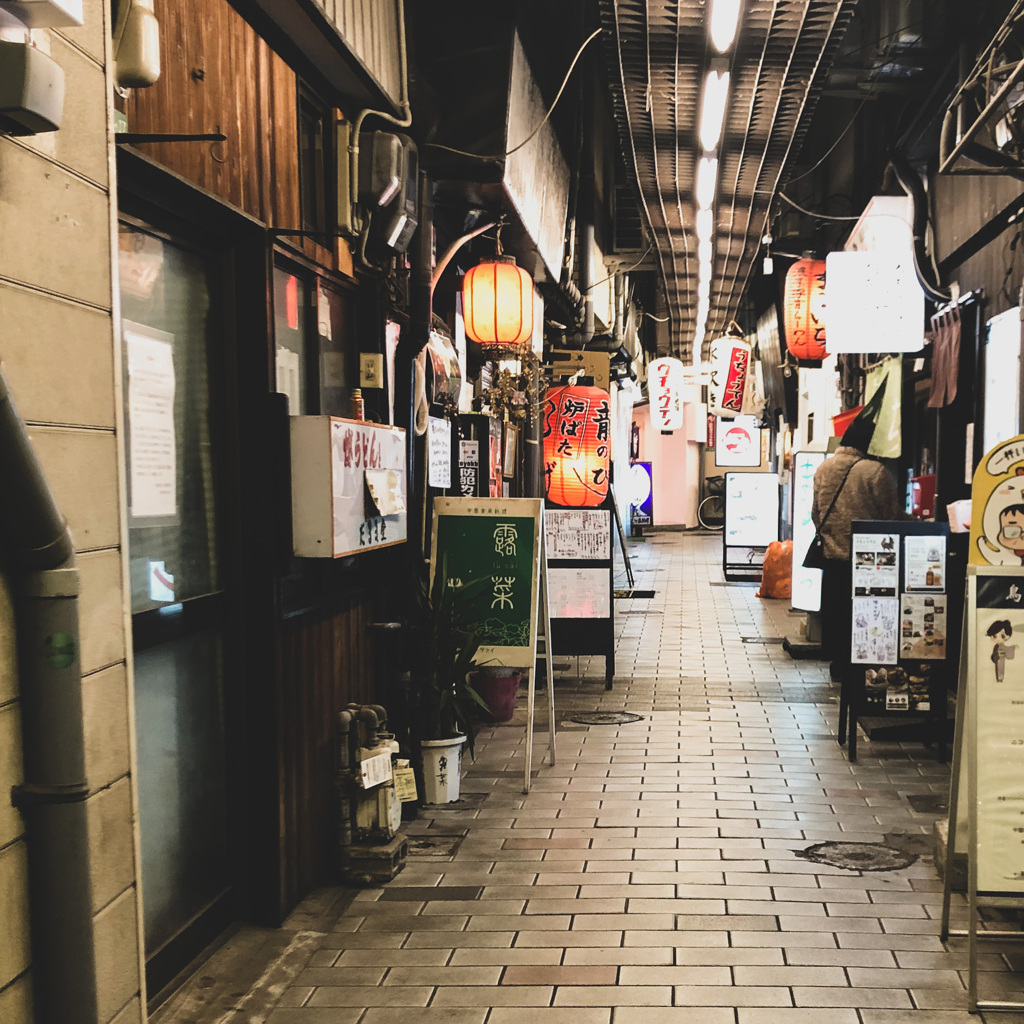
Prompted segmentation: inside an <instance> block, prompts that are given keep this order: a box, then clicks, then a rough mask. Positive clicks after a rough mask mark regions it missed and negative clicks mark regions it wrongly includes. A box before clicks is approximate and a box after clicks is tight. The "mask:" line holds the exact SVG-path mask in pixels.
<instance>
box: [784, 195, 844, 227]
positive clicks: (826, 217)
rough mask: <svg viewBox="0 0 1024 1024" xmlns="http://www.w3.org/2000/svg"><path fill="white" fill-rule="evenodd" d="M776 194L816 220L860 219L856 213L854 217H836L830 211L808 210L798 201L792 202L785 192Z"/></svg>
mask: <svg viewBox="0 0 1024 1024" xmlns="http://www.w3.org/2000/svg"><path fill="white" fill-rule="evenodd" d="M778 196H779V198H780V199H782V200H785V202H787V203H789V205H790V206H792V207H793V209H794V210H799V211H800V212H801V213H806V214H807V216H808V217H815V218H817V219H818V220H860V218H861V214H857V216H855V217H837V216H835V215H834V214H831V213H815V212H814V211H813V210H808V209H806V208H805V207H803V206H801V205H800V204H799V203H794V202H793V200H792V199H790V198H789V196H787V195H786V193H785V192H779V193H778Z"/></svg>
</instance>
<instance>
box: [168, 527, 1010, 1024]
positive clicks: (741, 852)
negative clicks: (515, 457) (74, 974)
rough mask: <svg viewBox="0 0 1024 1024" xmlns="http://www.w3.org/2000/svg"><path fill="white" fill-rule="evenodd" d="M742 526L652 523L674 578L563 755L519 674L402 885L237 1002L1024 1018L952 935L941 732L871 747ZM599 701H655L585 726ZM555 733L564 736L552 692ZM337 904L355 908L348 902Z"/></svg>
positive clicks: (736, 1018) (419, 842) (597, 690)
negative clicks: (760, 580) (740, 543)
mask: <svg viewBox="0 0 1024 1024" xmlns="http://www.w3.org/2000/svg"><path fill="white" fill-rule="evenodd" d="M720 543H721V542H720V538H719V536H718V535H706V534H705V535H702V534H683V533H656V534H654V535H653V536H649V537H647V538H646V539H644V540H643V541H640V542H630V550H631V553H632V555H633V559H634V568H635V571H636V574H637V587H638V588H641V587H642V588H647V589H652V590H654V592H655V593H654V597H653V598H650V599H641V598H635V599H630V600H620V601H619V602H617V605H618V607H617V631H618V647H617V674H616V679H615V686H614V688H613V689H612V690H611V691H610V692H606V691H605V689H604V668H603V663H602V661H601V659H594V660H593V664H591V663H590V662H588V661H587V660H586V659H584V660H582V661H581V663H580V665H579V670H580V671H581V672H582V678H578V677H577V675H576V673H577V663H576V660H575V659H572V662H571V666H570V669H569V670H566V669H565V667H564V664H565V663H564V660H563V661H562V662H561V667H562V669H563V670H562V671H561V672H560V673H559V675H558V676H557V677H556V703H557V715H558V723H559V729H558V746H557V764H556V766H555V767H554V768H552V767H549V766H548V765H547V764H546V763H545V764H543V765H542V766H540V767H539V769H538V771H537V772H536V773H535V779H534V783H533V788H532V791H531V793H530V794H529V795H527V796H524V795H523V793H522V771H523V769H522V757H523V750H524V728H523V705H524V704H525V701H524V699H523V697H522V696H521V697H520V707H519V709H518V710H517V715H516V718H515V720H514V721H513V722H510V723H508V724H507V725H502V726H497V727H494V728H492V729H490V730H485V731H484V732H482V733H481V735H480V737H479V738H478V744H477V756H476V760H475V761H474V762H471V763H468V766H467V772H466V776H465V778H464V780H463V798H462V800H461V801H460V802H459V803H458V804H455V805H452V807H451V809H446V808H436V809H435V808H427V809H426V811H425V812H424V814H423V815H421V817H420V818H419V819H418V820H417V821H415V822H412V823H409V824H408V826H407V831H408V834H409V836H410V839H411V845H412V848H413V849H412V851H411V853H410V856H409V859H408V861H407V866H406V868H405V870H404V871H402V872H401V874H400V875H399V876H398V877H397V878H396V879H395V880H394V881H393V882H392V883H390V884H388V885H386V886H384V887H383V888H376V889H368V890H364V891H360V892H358V893H357V894H356V895H355V896H354V898H351V893H349V894H348V896H347V897H346V898H345V899H341V898H340V897H339V891H337V890H333V891H321V892H319V893H317V894H315V896H314V897H311V899H310V900H307V901H306V904H304V905H303V907H302V908H300V909H299V910H298V911H297V912H296V914H294V915H293V916H292V919H291V920H290V921H289V923H288V926H289V927H290V928H291V929H292V931H291V933H289V932H288V931H287V928H286V932H285V934H286V935H292V939H291V945H290V946H288V947H287V951H288V953H287V956H284V957H282V959H281V963H280V964H279V965H278V967H277V968H276V969H270V970H268V971H267V972H264V974H263V976H262V980H261V982H260V984H262V985H263V986H264V988H265V989H266V991H265V992H263V994H262V997H260V998H262V1003H260V1000H259V998H250V1000H249V1002H246V1001H245V1000H243V1002H242V1003H240V1004H238V1005H240V1006H245V1007H248V1008H250V1009H251V1008H252V1006H255V1005H262V1006H263V1007H264V1008H265V1010H266V1016H264V1015H263V1013H262V1012H260V1013H259V1014H257V1015H256V1016H253V1015H252V1013H250V1014H249V1015H248V1016H246V1017H244V1019H246V1020H247V1021H250V1020H251V1021H256V1020H259V1021H263V1020H266V1021H267V1024H397V1022H401V1024H431V1022H441V1021H443V1022H445V1024H520V1022H529V1024H641V1022H642V1024H677V1022H678V1024H776V1022H778V1024H799V1022H803V1021H808V1022H810V1021H814V1022H818V1021H828V1022H829V1024H902V1022H910V1024H966V1022H968V1021H978V1020H985V1019H988V1020H992V1019H996V1020H1002V1021H1006V1022H1014V1021H1020V1020H1024V1015H1018V1014H1006V1013H1002V1014H996V1013H990V1014H988V1015H987V1017H981V1016H972V1015H970V1014H968V1012H967V1009H966V1007H967V992H966V977H967V966H968V962H967V952H966V941H967V940H966V939H955V938H954V939H952V940H950V942H949V943H948V944H947V945H944V944H943V943H942V942H940V940H939V915H940V910H941V902H942V883H941V881H940V878H939V875H938V873H937V871H936V868H935V865H934V863H933V856H932V850H933V841H932V831H933V821H934V819H935V818H936V817H937V816H938V811H939V810H941V805H942V804H943V803H944V802H945V798H946V796H947V791H948V783H949V768H948V767H947V766H945V765H941V764H938V763H937V761H936V758H935V754H934V751H930V750H927V749H925V748H924V747H923V746H922V745H921V744H919V743H907V744H897V743H890V744H884V745H883V744H879V743H877V742H874V743H872V742H868V741H863V742H862V746H861V749H860V756H859V761H858V763H857V764H853V765H851V764H850V763H848V761H847V758H846V755H845V752H844V750H843V749H842V748H841V747H840V746H839V745H838V744H837V743H836V741H835V728H836V719H837V714H838V703H837V701H838V690H837V688H835V687H832V686H830V684H829V683H828V677H827V676H828V674H827V667H826V666H825V665H824V663H822V662H818V661H794V660H792V659H791V658H790V656H789V655H788V654H787V653H786V652H785V651H784V650H783V649H782V647H781V645H780V644H779V643H778V641H779V639H780V638H781V637H783V636H784V635H787V634H795V631H796V629H797V625H798V623H799V621H800V620H799V617H798V616H797V615H796V614H793V613H790V611H789V609H788V602H785V601H762V600H761V599H759V598H757V597H756V596H755V593H756V587H755V586H754V585H739V584H724V583H723V582H722V573H721V568H720V564H719V557H720ZM594 710H604V711H625V712H628V713H631V714H633V715H637V716H640V718H639V720H637V721H631V722H628V723H624V724H621V725H594V726H586V725H581V724H577V723H574V722H573V716H574V714H576V713H578V712H581V711H594ZM536 729H537V731H536V736H537V740H536V743H537V750H536V751H535V756H539V753H540V752H541V751H543V749H545V744H546V740H547V732H546V730H547V722H546V721H545V720H544V712H543V701H539V702H538V715H537V725H536ZM915 805H916V806H915ZM916 807H923V808H928V809H927V810H918V809H916ZM829 841H832V842H837V841H842V842H848V843H871V844H881V845H883V846H884V847H885V848H887V849H889V850H891V851H894V852H895V853H894V862H896V863H904V864H907V866H903V867H895V868H892V869H890V870H872V871H860V870H850V869H845V868H840V867H831V866H828V865H826V864H822V863H816V862H815V861H813V860H811V859H808V858H807V857H806V855H805V854H804V851H806V850H807V849H808V848H809V847H811V846H814V845H815V844H818V843H823V842H829ZM907 862H910V863H907ZM346 904H347V905H346ZM331 905H334V906H335V907H341V908H343V909H341V911H340V914H334V916H333V917H331V916H330V915H329V914H328V915H326V916H325V915H324V913H323V908H324V907H329V906H331ZM954 906H955V907H956V908H962V906H963V901H962V900H960V899H958V898H956V897H955V903H954ZM311 908H312V909H311ZM958 912H959V914H960V916H961V918H962V914H963V911H962V909H959V910H958ZM955 913H957V911H955ZM318 914H319V916H317V915H318ZM325 922H326V923H325ZM956 924H957V920H956V918H955V919H954V927H955V926H956ZM1001 926H1002V927H1006V925H1005V923H1003V924H1001ZM228 945H229V947H230V945H231V944H230V943H229V944H228ZM982 954H983V955H982V958H981V963H982V971H983V974H982V976H981V991H982V994H983V996H984V997H985V998H993V999H999V998H1012V999H1020V998H1021V991H1020V989H1021V981H1020V976H1019V975H1016V974H1014V973H1012V972H1011V968H1014V969H1019V968H1020V967H1021V966H1022V957H1024V943H1022V944H1021V945H1020V946H1016V945H1007V944H1005V943H1004V944H1002V945H995V946H993V945H991V944H990V945H986V946H983V947H982ZM268 979H269V980H268ZM190 993H191V994H190ZM235 995H236V996H237V995H238V993H237V992H236V993H235ZM253 995H254V994H253V993H250V996H253ZM199 1002H201V1000H199ZM197 1005H198V1003H197V1001H196V994H195V986H194V985H193V986H190V987H189V988H188V989H186V990H185V991H184V992H183V993H181V994H179V996H177V997H175V998H174V999H172V1000H171V1002H170V1003H169V1004H168V1005H167V1006H165V1007H164V1008H163V1010H161V1011H160V1012H159V1013H158V1014H157V1015H156V1016H155V1017H154V1021H155V1022H157V1024H172V1022H184V1021H185V1020H196V1019H197V1013H196V1007H197ZM222 1008H223V1006H222ZM186 1011H187V1012H186ZM204 1019H205V1018H204ZM210 1019H211V1020H214V1019H216V1020H218V1021H227V1020H229V1019H239V1018H238V1017H237V1016H234V1015H233V1014H231V1013H225V1014H224V1015H223V1016H217V1017H211V1018H210Z"/></svg>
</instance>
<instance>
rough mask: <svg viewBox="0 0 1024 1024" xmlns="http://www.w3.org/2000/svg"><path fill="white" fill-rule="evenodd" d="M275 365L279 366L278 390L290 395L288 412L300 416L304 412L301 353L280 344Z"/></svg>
mask: <svg viewBox="0 0 1024 1024" xmlns="http://www.w3.org/2000/svg"><path fill="white" fill-rule="evenodd" d="M275 366H276V368H277V390H278V391H279V392H280V393H281V394H282V395H286V396H287V397H288V414H289V415H290V416H298V415H299V414H300V413H301V412H302V374H301V373H300V371H299V353H298V352H293V351H292V350H291V349H290V348H285V347H284V346H283V345H279V346H278V348H277V356H276V362H275Z"/></svg>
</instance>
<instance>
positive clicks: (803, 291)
mask: <svg viewBox="0 0 1024 1024" xmlns="http://www.w3.org/2000/svg"><path fill="white" fill-rule="evenodd" d="M783 308H784V311H785V325H786V347H787V348H788V349H789V351H790V352H792V353H793V355H794V356H795V357H796V358H797V359H809V360H816V361H820V360H822V359H824V358H825V356H827V355H828V353H827V352H826V351H825V261H824V260H811V259H806V260H797V261H796V263H794V264H793V265H792V266H791V267H790V268H789V270H788V271H787V272H786V291H785V298H784V302H783Z"/></svg>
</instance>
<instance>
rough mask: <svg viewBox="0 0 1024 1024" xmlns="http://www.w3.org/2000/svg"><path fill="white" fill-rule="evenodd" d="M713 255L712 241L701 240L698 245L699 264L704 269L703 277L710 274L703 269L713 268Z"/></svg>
mask: <svg viewBox="0 0 1024 1024" xmlns="http://www.w3.org/2000/svg"><path fill="white" fill-rule="evenodd" d="M712 255H713V252H712V249H711V242H710V241H707V242H701V243H700V244H699V245H698V246H697V265H698V266H699V267H700V269H701V271H702V273H701V277H707V276H708V275H707V274H705V273H703V271H704V269H705V268H707V269H708V270H710V269H711V258H712Z"/></svg>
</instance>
